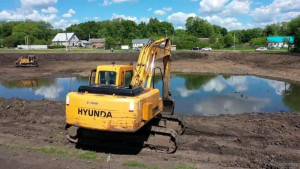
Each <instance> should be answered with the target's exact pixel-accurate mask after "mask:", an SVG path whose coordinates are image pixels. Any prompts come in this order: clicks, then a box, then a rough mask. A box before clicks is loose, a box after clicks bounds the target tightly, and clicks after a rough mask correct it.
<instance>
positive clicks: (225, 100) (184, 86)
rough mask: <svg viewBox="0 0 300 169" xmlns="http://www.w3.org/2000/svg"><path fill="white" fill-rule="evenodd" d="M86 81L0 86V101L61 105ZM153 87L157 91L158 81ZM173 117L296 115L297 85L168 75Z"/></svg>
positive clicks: (298, 106)
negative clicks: (52, 102) (251, 113)
mask: <svg viewBox="0 0 300 169" xmlns="http://www.w3.org/2000/svg"><path fill="white" fill-rule="evenodd" d="M87 83H88V77H73V78H56V79H30V80H29V79H28V80H18V81H9V82H5V83H1V84H0V97H4V98H12V97H18V98H21V99H25V100H41V99H48V100H56V101H65V96H66V94H67V93H68V92H70V91H74V90H77V89H78V87H79V86H80V85H86V84H87ZM155 87H157V88H159V89H161V88H162V82H161V80H160V78H159V77H156V79H155ZM170 89H171V93H172V98H174V99H175V103H176V104H175V105H176V106H175V113H176V114H194V115H220V114H238V113H244V112H266V113H272V112H278V111H300V85H298V84H292V83H288V82H283V81H277V80H270V79H265V78H259V77H255V76H228V75H226V76H225V75H201V74H172V76H171V81H170Z"/></svg>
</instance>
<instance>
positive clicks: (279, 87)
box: [266, 80, 290, 95]
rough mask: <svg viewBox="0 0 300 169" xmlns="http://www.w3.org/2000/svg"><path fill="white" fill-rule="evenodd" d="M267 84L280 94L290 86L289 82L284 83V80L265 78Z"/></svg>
mask: <svg viewBox="0 0 300 169" xmlns="http://www.w3.org/2000/svg"><path fill="white" fill-rule="evenodd" d="M266 81H267V82H268V84H269V86H271V87H272V88H273V89H274V90H275V92H276V94H277V95H282V94H284V91H285V90H289V88H290V84H289V83H285V82H279V81H276V80H266Z"/></svg>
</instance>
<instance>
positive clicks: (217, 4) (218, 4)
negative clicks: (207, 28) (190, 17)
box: [199, 0, 228, 13]
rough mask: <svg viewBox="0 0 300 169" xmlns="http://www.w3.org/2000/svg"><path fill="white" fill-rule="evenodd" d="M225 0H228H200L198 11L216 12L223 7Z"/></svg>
mask: <svg viewBox="0 0 300 169" xmlns="http://www.w3.org/2000/svg"><path fill="white" fill-rule="evenodd" d="M227 2H228V0H202V1H201V2H200V9H199V11H200V12H201V13H217V12H220V11H222V10H223V9H224V5H225V3H227Z"/></svg>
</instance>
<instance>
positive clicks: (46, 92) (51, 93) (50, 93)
mask: <svg viewBox="0 0 300 169" xmlns="http://www.w3.org/2000/svg"><path fill="white" fill-rule="evenodd" d="M62 90H63V88H62V87H61V86H56V85H52V86H49V87H41V88H39V89H37V90H36V91H34V94H35V95H42V96H44V98H46V99H56V98H57V97H58V96H59V93H60V92H61V91H62Z"/></svg>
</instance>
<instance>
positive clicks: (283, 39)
mask: <svg viewBox="0 0 300 169" xmlns="http://www.w3.org/2000/svg"><path fill="white" fill-rule="evenodd" d="M267 43H268V47H269V48H288V47H289V44H293V43H294V37H292V36H270V37H267Z"/></svg>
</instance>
